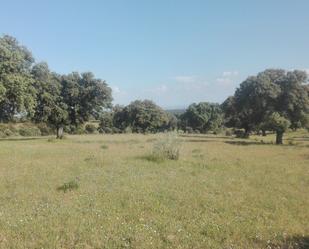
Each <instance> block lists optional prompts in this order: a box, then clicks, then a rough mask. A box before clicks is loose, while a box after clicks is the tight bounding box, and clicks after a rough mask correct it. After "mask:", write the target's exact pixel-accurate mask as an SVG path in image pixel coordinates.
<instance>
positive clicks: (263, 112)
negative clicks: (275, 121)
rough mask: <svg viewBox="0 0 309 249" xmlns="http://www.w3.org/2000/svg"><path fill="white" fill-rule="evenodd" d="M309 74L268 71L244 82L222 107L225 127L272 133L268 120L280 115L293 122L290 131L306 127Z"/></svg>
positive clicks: (279, 70) (278, 70) (308, 109)
mask: <svg viewBox="0 0 309 249" xmlns="http://www.w3.org/2000/svg"><path fill="white" fill-rule="evenodd" d="M306 82H307V74H306V73H305V72H303V71H298V70H294V71H289V72H286V71H284V70H281V69H268V70H265V71H264V72H261V73H259V74H258V75H257V76H252V77H249V78H248V79H246V80H245V81H244V82H242V83H241V84H240V86H239V88H237V90H236V92H235V94H234V96H233V97H229V98H228V99H227V100H226V101H225V102H224V103H223V104H222V109H223V110H224V113H225V125H227V126H229V127H237V128H243V129H245V132H246V134H248V135H249V133H250V131H253V130H258V129H262V130H264V131H265V129H267V128H268V129H269V127H268V124H269V121H268V119H269V117H271V115H272V113H277V114H278V115H280V116H283V117H285V119H288V120H289V122H290V128H292V129H297V128H300V127H305V126H306V122H307V121H306V118H305V117H306V115H307V114H308V113H309V97H308V92H307V91H306V89H308V85H306Z"/></svg>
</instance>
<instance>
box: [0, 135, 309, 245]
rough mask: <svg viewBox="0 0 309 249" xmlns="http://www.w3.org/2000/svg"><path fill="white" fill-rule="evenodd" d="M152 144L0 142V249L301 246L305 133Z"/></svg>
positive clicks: (305, 234) (307, 152)
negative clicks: (168, 151)
mask: <svg viewBox="0 0 309 249" xmlns="http://www.w3.org/2000/svg"><path fill="white" fill-rule="evenodd" d="M162 136H164V135H162V134H161V135H84V136H69V137H67V138H66V139H64V140H62V141H56V140H53V139H48V138H39V139H31V138H29V139H27V140H21V139H16V140H15V139H11V140H1V141H0V193H1V195H0V198H1V199H0V248H5V249H6V248H12V249H18V248H86V249H87V248H301V249H304V248H309V135H308V133H291V134H288V135H287V136H286V137H285V138H287V139H288V140H285V143H286V145H283V146H276V145H272V144H270V143H269V141H271V140H274V137H273V136H267V137H266V138H263V137H257V136H256V137H252V138H251V139H250V140H239V139H233V138H229V137H222V136H211V135H207V136H206V135H192V136H191V135H190V136H189V135H187V136H182V137H181V140H182V143H181V152H180V155H181V157H180V159H179V160H178V161H164V162H161V163H158V162H153V161H149V160H147V157H146V155H147V154H148V153H149V152H150V151H151V148H152V146H153V143H155V141H156V140H160V139H162ZM262 139H264V142H261V140H262ZM65 183H66V185H63V184H65ZM70 183H74V184H75V185H74V184H73V185H74V186H73V189H72V190H70V189H68V191H65V190H66V188H65V187H64V186H68V185H70ZM69 188H70V187H69Z"/></svg>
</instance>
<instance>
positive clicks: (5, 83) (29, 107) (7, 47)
mask: <svg viewBox="0 0 309 249" xmlns="http://www.w3.org/2000/svg"><path fill="white" fill-rule="evenodd" d="M33 62H34V59H33V57H32V55H31V53H30V52H29V51H28V50H27V49H26V48H25V47H24V46H21V45H20V44H19V43H18V41H17V40H16V39H15V38H13V37H11V36H8V35H5V36H3V37H0V121H11V120H12V119H13V118H14V116H15V115H17V114H22V115H27V116H32V115H33V111H34V108H35V105H36V101H35V98H36V90H35V88H34V86H33V80H32V77H31V73H30V68H31V66H32V63H33Z"/></svg>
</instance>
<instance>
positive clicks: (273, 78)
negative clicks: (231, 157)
mask: <svg viewBox="0 0 309 249" xmlns="http://www.w3.org/2000/svg"><path fill="white" fill-rule="evenodd" d="M307 80H308V78H307V74H306V72H304V71H299V70H294V71H285V70H281V69H268V70H265V71H264V72H261V73H259V74H258V75H256V76H251V77H248V78H247V79H246V80H245V81H244V82H242V83H241V84H240V86H239V87H238V88H237V90H236V92H235V94H234V95H233V96H231V97H229V98H227V99H226V100H225V101H224V103H222V104H215V103H207V102H201V103H197V104H196V103H194V104H192V105H190V106H189V107H188V108H187V109H186V110H185V111H184V112H183V113H176V114H173V113H170V112H167V111H165V110H163V109H162V108H161V107H159V106H157V105H156V104H155V103H153V102H152V101H150V100H144V101H140V100H136V101H133V102H132V103H130V104H129V105H127V106H119V105H116V106H112V91H111V88H110V87H109V86H108V85H107V83H106V82H105V81H104V80H101V79H98V78H95V76H94V75H93V74H92V73H91V72H87V73H78V72H73V73H71V74H68V75H61V74H57V73H55V72H51V71H50V70H49V68H48V65H47V64H46V63H35V60H34V58H33V56H32V54H31V52H30V51H29V50H28V49H27V48H25V47H24V46H21V45H20V44H19V43H18V41H17V40H16V39H15V38H13V37H10V36H3V37H0V122H2V123H12V122H14V121H15V122H20V121H27V122H28V123H29V122H31V123H34V124H36V126H37V127H39V128H40V130H42V131H41V134H45V133H47V131H48V130H54V131H56V134H57V137H58V138H61V137H62V134H63V131H65V132H67V133H73V134H74V133H82V132H87V133H93V132H100V133H130V132H135V133H155V132H164V131H171V130H182V131H183V132H187V133H208V132H212V133H218V132H221V131H222V130H223V129H226V128H231V129H230V130H228V131H229V132H230V133H231V132H234V133H235V134H236V135H237V136H240V137H248V136H249V135H250V133H252V132H257V133H259V132H261V133H262V134H264V135H265V134H266V131H272V132H276V134H277V139H276V142H277V143H278V144H280V143H282V137H283V134H284V132H285V131H286V130H287V129H294V130H295V129H298V128H309V115H308V113H309V86H308V84H307ZM89 120H99V125H98V126H96V125H94V124H92V123H88V124H87V125H86V126H84V124H85V123H86V122H88V121H89ZM2 126H3V127H4V125H3V124H2ZM10 127H11V126H10ZM26 127H27V126H26ZM34 130H35V129H34ZM231 130H232V131H231ZM0 132H1V126H0ZM6 133H10V132H9V131H8V130H6ZM19 133H22V134H25V128H23V129H22V132H19ZM26 134H28V133H27V132H26ZM0 135H1V134H0Z"/></svg>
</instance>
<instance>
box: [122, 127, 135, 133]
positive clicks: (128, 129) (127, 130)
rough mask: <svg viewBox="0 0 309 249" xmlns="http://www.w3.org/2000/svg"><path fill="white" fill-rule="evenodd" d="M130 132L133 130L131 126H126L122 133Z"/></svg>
mask: <svg viewBox="0 0 309 249" xmlns="http://www.w3.org/2000/svg"><path fill="white" fill-rule="evenodd" d="M132 132H133V131H132V128H131V126H128V127H126V128H125V129H124V133H127V134H129V133H132Z"/></svg>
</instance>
